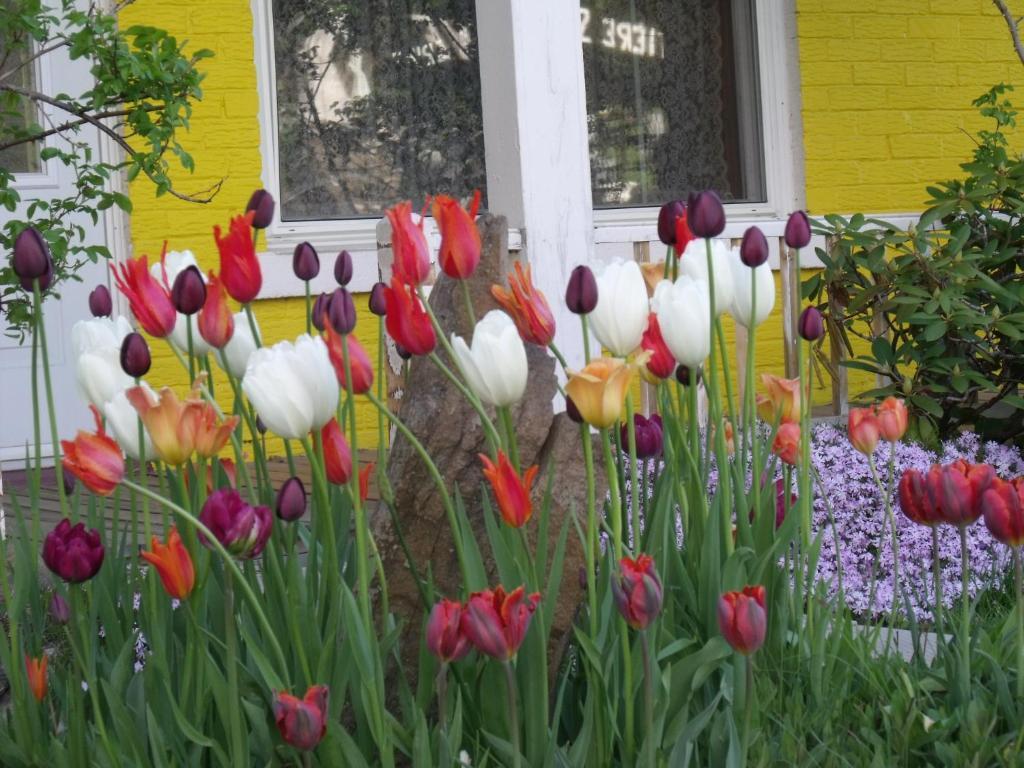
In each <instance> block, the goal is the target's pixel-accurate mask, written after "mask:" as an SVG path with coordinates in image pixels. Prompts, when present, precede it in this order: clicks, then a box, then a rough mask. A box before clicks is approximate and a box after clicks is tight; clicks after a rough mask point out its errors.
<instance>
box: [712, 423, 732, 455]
mask: <svg viewBox="0 0 1024 768" xmlns="http://www.w3.org/2000/svg"><path fill="white" fill-rule="evenodd" d="M722 425H723V433H722V434H723V436H724V438H725V452H726V453H728V454H729V455H730V456H733V455H734V454H735V453H736V436H735V432H734V431H733V428H732V422H731V421H730V420H729V419H722ZM717 429H718V427H717V426H715V425H712V427H711V436H712V438H714V435H715V430H717Z"/></svg>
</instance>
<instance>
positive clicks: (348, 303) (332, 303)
mask: <svg viewBox="0 0 1024 768" xmlns="http://www.w3.org/2000/svg"><path fill="white" fill-rule="evenodd" d="M325 310H326V313H327V324H328V325H330V326H331V327H333V328H334V330H336V331H337V332H338V333H341V334H348V333H352V331H353V330H354V329H355V327H356V306H355V304H354V303H353V302H352V294H351V293H349V292H348V291H347V290H345V289H344V288H335V289H334V293H332V294H331V298H330V299H329V300H328V301H327V302H325Z"/></svg>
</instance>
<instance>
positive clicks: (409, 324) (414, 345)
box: [384, 277, 437, 355]
mask: <svg viewBox="0 0 1024 768" xmlns="http://www.w3.org/2000/svg"><path fill="white" fill-rule="evenodd" d="M384 299H385V301H386V302H387V308H388V313H387V317H386V318H385V320H384V322H385V325H386V327H387V329H388V334H389V335H390V336H391V338H392V339H394V340H395V343H396V344H397V345H398V346H400V347H402V348H403V349H405V350H406V351H408V352H409V353H410V354H413V355H427V354H430V353H431V352H433V351H434V347H436V346H437V337H436V336H435V335H434V326H433V325H431V322H430V315H428V314H427V311H426V310H425V309H424V308H423V305H422V304H421V303H420V300H419V297H418V296H417V295H416V290H415V288H413V286H411V285H407V284H403V283H402V282H401V281H400V280H399V279H398V278H397V277H392V278H391V287H390V288H387V289H385V291H384Z"/></svg>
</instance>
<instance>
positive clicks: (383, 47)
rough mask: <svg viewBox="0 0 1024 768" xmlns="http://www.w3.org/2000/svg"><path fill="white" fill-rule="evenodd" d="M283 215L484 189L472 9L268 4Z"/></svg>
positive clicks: (341, 211) (442, 1)
mask: <svg viewBox="0 0 1024 768" xmlns="http://www.w3.org/2000/svg"><path fill="white" fill-rule="evenodd" d="M273 12H274V13H273V18H274V51H275V59H276V62H275V63H276V73H277V128H278V155H279V158H280V179H281V201H280V202H281V217H282V219H284V220H291V221H294V220H308V219H339V218H348V217H356V216H379V215H380V214H381V212H382V211H383V210H384V209H385V208H386V207H388V206H390V205H392V204H393V203H395V202H396V201H399V200H404V199H412V201H413V203H414V205H415V206H416V207H417V208H418V207H419V206H420V205H422V203H423V200H424V198H425V197H426V196H427V195H429V194H432V193H435V192H445V193H447V194H452V195H458V196H463V197H465V196H468V195H469V194H471V193H472V191H473V190H474V189H481V190H482V189H483V187H484V182H485V175H484V143H483V122H482V119H481V113H480V66H479V57H478V53H477V42H476V14H475V11H474V1H473V0H373V2H370V0H363V1H362V2H351V0H274V5H273Z"/></svg>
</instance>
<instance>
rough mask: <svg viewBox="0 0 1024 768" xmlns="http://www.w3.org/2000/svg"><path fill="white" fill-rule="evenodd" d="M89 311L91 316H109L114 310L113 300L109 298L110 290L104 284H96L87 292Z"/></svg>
mask: <svg viewBox="0 0 1024 768" xmlns="http://www.w3.org/2000/svg"><path fill="white" fill-rule="evenodd" d="M89 311H90V312H92V316H93V317H110V314H111V313H112V312H113V311H114V302H113V300H112V299H111V298H110V290H109V289H108V288H107V286H105V285H97V286H96V287H95V288H93V289H92V293H90V294H89Z"/></svg>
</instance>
